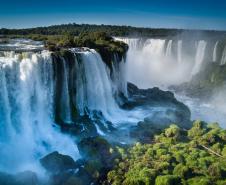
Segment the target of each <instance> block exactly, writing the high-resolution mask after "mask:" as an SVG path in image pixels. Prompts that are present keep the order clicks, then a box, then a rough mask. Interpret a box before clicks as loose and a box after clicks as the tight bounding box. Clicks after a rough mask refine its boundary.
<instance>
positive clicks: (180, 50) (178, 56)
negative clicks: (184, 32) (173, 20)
mask: <svg viewBox="0 0 226 185" xmlns="http://www.w3.org/2000/svg"><path fill="white" fill-rule="evenodd" d="M177 61H178V63H179V64H181V62H182V40H178V42H177Z"/></svg>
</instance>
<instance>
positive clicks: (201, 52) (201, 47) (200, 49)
mask: <svg viewBox="0 0 226 185" xmlns="http://www.w3.org/2000/svg"><path fill="white" fill-rule="evenodd" d="M206 44H207V43H206V41H204V40H201V41H199V42H198V45H197V50H196V55H195V65H194V67H193V69H192V75H195V74H197V73H198V72H199V71H200V68H201V67H202V62H203V59H204V56H205V48H206Z"/></svg>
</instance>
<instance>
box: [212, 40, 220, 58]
mask: <svg viewBox="0 0 226 185" xmlns="http://www.w3.org/2000/svg"><path fill="white" fill-rule="evenodd" d="M218 44H219V41H217V42H216V43H215V45H214V48H213V62H216V61H217V46H218Z"/></svg>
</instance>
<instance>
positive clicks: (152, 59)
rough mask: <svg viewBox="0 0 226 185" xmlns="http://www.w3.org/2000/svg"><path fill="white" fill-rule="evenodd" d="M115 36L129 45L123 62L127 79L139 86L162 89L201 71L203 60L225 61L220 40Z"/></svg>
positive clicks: (225, 56) (222, 63) (187, 79)
mask: <svg viewBox="0 0 226 185" xmlns="http://www.w3.org/2000/svg"><path fill="white" fill-rule="evenodd" d="M116 39H118V40H121V41H124V42H125V43H127V44H128V45H129V51H128V53H127V61H126V74H127V80H128V81H130V82H132V83H134V84H136V85H138V86H139V87H140V88H149V87H153V86H161V87H162V88H164V87H166V86H170V85H175V84H180V83H182V82H186V81H189V80H190V79H191V78H192V76H193V75H195V74H197V73H198V72H199V71H200V69H201V68H202V66H203V62H204V61H207V62H211V61H212V62H217V63H219V64H221V65H224V64H226V47H225V49H224V50H223V52H222V53H220V52H219V51H218V45H219V41H217V42H216V41H215V45H214V46H212V45H211V44H212V43H213V41H211V42H208V41H206V40H188V39H187V40H186V39H185V40H183V39H175V38H174V39H163V38H150V39H139V38H116ZM221 45H222V44H221ZM211 52H212V53H211ZM219 59H220V60H219Z"/></svg>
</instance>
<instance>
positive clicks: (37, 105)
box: [0, 51, 78, 172]
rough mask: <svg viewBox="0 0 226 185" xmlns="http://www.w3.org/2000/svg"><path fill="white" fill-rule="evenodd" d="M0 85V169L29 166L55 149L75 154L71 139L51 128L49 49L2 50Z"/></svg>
mask: <svg viewBox="0 0 226 185" xmlns="http://www.w3.org/2000/svg"><path fill="white" fill-rule="evenodd" d="M0 86H1V88H0V147H1V150H0V170H10V172H12V171H18V170H26V169H28V168H29V169H33V168H34V167H33V165H34V163H35V162H34V161H37V159H38V158H40V157H42V156H43V155H46V154H47V153H49V152H52V151H55V150H58V151H59V152H61V153H65V154H69V155H71V156H72V157H73V156H74V157H76V156H77V155H78V153H77V148H76V146H75V145H74V143H73V142H72V140H71V139H70V138H69V137H67V136H65V135H63V134H61V133H60V132H59V131H58V130H57V128H56V127H53V124H54V98H53V97H54V88H55V87H54V78H53V63H52V59H51V54H50V53H49V52H47V51H43V52H41V53H32V52H24V53H18V54H16V53H14V52H2V53H1V57H0ZM12 166H13V169H12ZM33 170H35V169H33Z"/></svg>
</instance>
